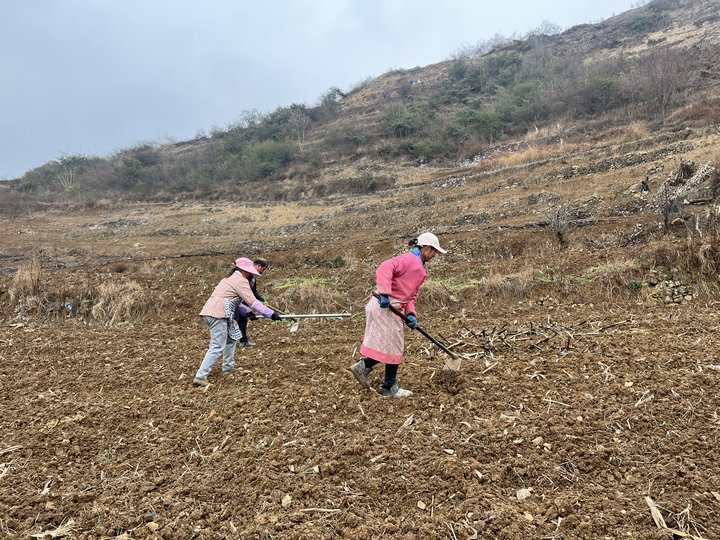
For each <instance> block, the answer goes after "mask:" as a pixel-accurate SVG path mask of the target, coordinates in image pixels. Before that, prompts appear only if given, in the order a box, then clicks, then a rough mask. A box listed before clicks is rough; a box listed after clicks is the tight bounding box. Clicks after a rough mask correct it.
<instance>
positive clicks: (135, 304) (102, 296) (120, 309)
mask: <svg viewBox="0 0 720 540" xmlns="http://www.w3.org/2000/svg"><path fill="white" fill-rule="evenodd" d="M151 305H152V304H151V299H150V298H149V297H148V295H147V291H145V290H144V289H143V288H142V286H141V285H140V284H139V283H137V282H136V281H125V282H122V283H115V282H112V281H109V282H106V283H101V284H100V285H99V286H98V301H97V303H96V304H95V305H94V306H93V307H92V316H93V318H94V319H96V320H98V321H102V322H105V323H107V324H116V323H118V322H127V321H135V320H138V319H140V318H141V317H142V316H144V315H145V314H147V313H148V312H149V311H150V310H151Z"/></svg>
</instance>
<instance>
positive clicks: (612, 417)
mask: <svg viewBox="0 0 720 540" xmlns="http://www.w3.org/2000/svg"><path fill="white" fill-rule="evenodd" d="M608 309H609V308H608ZM608 309H605V307H603V306H598V305H595V306H589V305H586V306H561V307H560V308H556V309H555V310H553V311H551V312H549V311H548V308H547V307H543V306H535V307H528V308H526V309H525V310H523V311H521V312H517V311H516V312H515V313H509V312H508V314H502V313H495V314H493V313H490V314H486V315H487V316H486V318H485V319H483V320H480V319H477V320H468V319H459V318H456V319H450V318H443V317H441V316H436V315H433V314H427V316H426V317H425V318H423V317H422V313H421V314H420V315H421V324H426V330H428V331H429V332H431V333H436V332H437V333H441V334H442V335H444V336H446V337H448V338H449V339H452V337H453V336H459V335H460V334H459V333H458V331H459V329H460V327H461V326H462V327H464V328H466V329H467V328H469V329H471V330H475V331H477V335H480V332H481V331H482V330H483V325H485V326H486V327H487V326H491V325H492V326H495V325H496V326H500V325H503V324H504V325H508V326H511V327H517V328H529V327H530V325H529V323H531V322H534V323H536V324H535V326H534V328H539V323H542V322H547V321H548V320H549V319H550V318H552V319H553V320H554V321H555V322H556V323H559V324H566V325H567V327H568V328H578V326H577V323H578V321H581V320H582V321H602V323H599V324H595V325H592V324H591V325H588V326H587V331H586V332H582V333H577V334H575V335H573V336H572V339H571V340H567V339H560V338H558V339H552V340H547V341H544V342H543V341H542V336H543V334H542V333H538V334H537V339H536V336H533V335H529V336H528V339H527V340H526V341H518V342H515V343H512V344H510V343H504V344H503V343H497V347H496V348H495V350H491V351H487V350H484V355H477V357H476V358H475V359H473V360H466V361H464V362H463V365H462V368H461V371H460V372H459V373H448V372H444V371H443V370H442V369H441V368H442V365H443V357H442V355H441V354H437V355H433V356H430V355H429V354H428V353H429V351H431V349H432V345H431V344H430V343H429V342H428V341H427V340H424V338H422V336H420V335H419V334H417V333H414V334H412V335H408V337H407V338H406V342H407V356H406V362H405V363H404V364H403V365H402V366H401V368H400V373H399V376H400V377H399V378H400V382H401V384H402V386H403V387H406V388H409V389H411V390H412V391H413V392H414V394H415V395H414V396H413V397H412V398H409V399H387V398H381V397H380V396H378V395H377V394H374V393H372V392H369V391H367V390H365V389H363V388H362V387H361V386H360V385H359V384H358V383H357V382H356V381H355V379H354V378H353V377H352V376H351V375H350V373H349V372H348V371H347V368H348V367H349V366H350V365H351V364H352V363H353V362H354V361H356V360H357V358H358V356H357V355H358V353H357V348H358V346H359V344H360V341H361V339H362V333H363V320H362V317H354V318H352V319H343V320H321V321H310V322H305V323H303V324H302V325H301V327H300V330H299V331H298V332H297V333H292V334H291V333H289V332H288V327H287V325H286V324H285V323H283V322H279V323H276V322H271V321H256V322H252V323H251V336H252V338H253V339H254V340H255V341H256V342H257V345H256V346H255V347H253V348H250V349H242V350H241V349H238V353H237V356H236V360H237V367H239V368H240V369H241V371H240V372H239V373H237V374H235V375H229V376H221V375H220V374H219V368H220V366H219V363H218V364H216V366H215V370H214V372H213V373H212V374H211V376H210V380H211V382H212V385H211V386H210V387H209V388H208V389H199V388H196V387H193V386H192V385H191V380H192V377H193V374H194V372H195V370H196V369H197V366H198V364H199V362H200V359H201V357H202V355H203V353H204V350H205V347H206V344H207V332H206V329H205V327H204V326H203V325H202V322H201V320H200V318H199V317H197V316H196V315H194V314H193V310H188V313H187V315H186V316H185V317H184V318H172V317H170V318H162V317H158V318H155V319H152V320H149V321H146V322H144V323H138V324H135V325H131V324H121V325H115V326H112V327H101V326H98V325H92V324H85V323H83V322H81V321H76V320H72V319H67V320H64V321H62V322H60V323H58V324H56V325H42V326H38V325H35V324H32V323H30V324H27V325H26V326H10V325H5V326H3V327H2V329H1V330H0V355H1V356H0V360H1V362H2V364H1V366H2V367H1V370H0V403H1V405H2V406H1V407H0V426H1V427H2V430H1V431H0V536H2V537H5V538H11V539H19V538H29V537H30V536H31V535H35V536H34V537H35V538H40V537H42V535H41V534H40V533H42V532H46V533H47V535H46V536H45V538H51V537H53V536H52V535H51V533H54V535H55V536H54V537H65V538H123V539H125V538H167V539H170V538H177V539H187V538H208V539H210V538H262V539H269V538H291V539H292V538H337V537H341V538H342V537H348V538H358V539H365V538H367V539H370V538H378V537H383V536H388V537H389V536H392V537H397V538H408V539H410V538H413V539H414V538H458V539H462V538H466V539H467V538H501V539H510V538H545V539H581V538H588V539H589V538H593V539H595V538H613V539H614V538H618V539H619V538H633V539H635V538H644V539H649V538H658V539H659V538H669V537H670V536H671V535H670V534H669V533H667V532H663V531H661V530H660V529H659V528H658V526H657V525H656V524H655V522H654V521H653V518H652V516H651V512H650V508H649V506H648V503H647V502H646V497H650V498H651V499H652V501H654V503H655V504H656V505H657V507H658V509H659V511H660V512H661V515H662V516H663V517H664V519H665V522H666V523H667V526H668V527H673V528H676V529H679V530H681V531H684V532H686V533H689V534H692V535H695V536H697V537H703V538H718V537H720V523H719V522H720V519H718V517H719V514H720V494H718V492H719V491H720V476H719V475H718V468H717V462H718V435H717V433H718V428H719V427H720V418H719V417H718V409H719V405H720V399H719V398H718V393H717V388H718V382H719V379H720V371H718V370H719V369H720V365H718V364H720V362H718V361H717V359H716V356H715V354H716V351H717V350H718V347H719V346H720V343H719V341H720V340H719V339H718V336H717V335H716V333H715V332H716V330H717V323H716V319H717V315H718V314H717V312H716V311H715V310H714V309H713V307H712V306H710V307H708V306H702V305H699V303H695V304H693V303H690V304H688V305H684V306H673V307H664V306H660V305H656V304H643V305H630V306H628V307H627V308H626V310H623V309H619V308H618V307H617V306H614V307H613V311H608ZM489 317H493V319H492V320H490V322H488V321H489V319H488V318H489ZM615 323H617V324H615ZM613 324H615V325H614V326H611V325H613ZM580 334H582V335H580ZM466 341H467V340H466ZM468 349H472V345H470V346H469V345H468V344H467V343H466V344H465V351H466V352H467V351H468ZM371 376H372V380H373V383H374V384H376V385H378V384H380V382H381V373H380V371H379V370H375V372H373V373H372V375H371Z"/></svg>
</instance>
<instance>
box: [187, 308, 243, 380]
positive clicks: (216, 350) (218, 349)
mask: <svg viewBox="0 0 720 540" xmlns="http://www.w3.org/2000/svg"><path fill="white" fill-rule="evenodd" d="M203 320H204V321H205V324H207V325H208V326H209V327H210V346H209V347H208V350H207V352H206V353H205V357H204V358H203V361H202V363H201V364H200V368H199V369H198V371H197V373H196V374H195V377H197V378H199V379H207V376H208V374H209V373H210V371H211V370H212V367H213V364H215V361H216V360H217V359H218V357H219V356H220V355H221V354H222V357H223V363H222V369H223V371H227V370H229V369H232V368H233V366H234V365H235V340H234V339H232V338H231V337H230V336H228V321H227V319H216V318H215V317H208V316H207V315H206V316H204V317H203Z"/></svg>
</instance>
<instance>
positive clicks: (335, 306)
mask: <svg viewBox="0 0 720 540" xmlns="http://www.w3.org/2000/svg"><path fill="white" fill-rule="evenodd" d="M272 290H273V292H274V293H275V294H273V295H272V304H271V305H272V306H274V307H276V308H278V309H279V310H281V311H284V312H286V313H287V312H293V313H334V312H337V311H350V309H349V307H350V300H349V298H348V297H347V295H345V294H342V293H341V292H340V291H339V290H338V285H337V283H336V282H335V281H333V280H330V279H326V278H316V277H310V278H303V277H298V278H293V279H289V280H286V281H284V282H279V283H274V284H273V286H272Z"/></svg>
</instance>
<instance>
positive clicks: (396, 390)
mask: <svg viewBox="0 0 720 540" xmlns="http://www.w3.org/2000/svg"><path fill="white" fill-rule="evenodd" d="M378 394H380V395H381V396H382V397H398V398H400V397H410V396H412V395H413V393H412V392H411V391H410V390H405V389H404V388H400V387H399V386H398V384H397V383H395V384H393V385H392V388H385V387H384V386H381V387H380V388H378Z"/></svg>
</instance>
